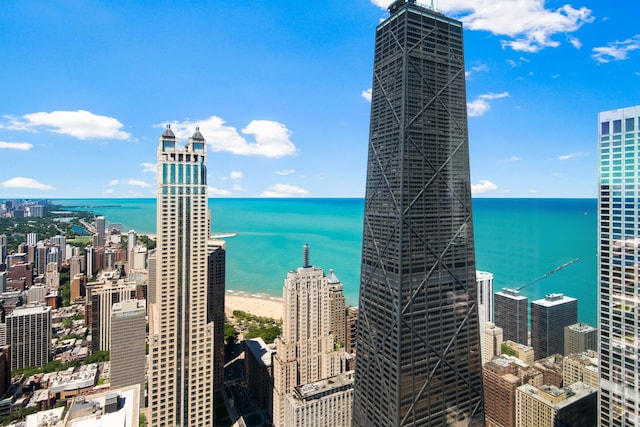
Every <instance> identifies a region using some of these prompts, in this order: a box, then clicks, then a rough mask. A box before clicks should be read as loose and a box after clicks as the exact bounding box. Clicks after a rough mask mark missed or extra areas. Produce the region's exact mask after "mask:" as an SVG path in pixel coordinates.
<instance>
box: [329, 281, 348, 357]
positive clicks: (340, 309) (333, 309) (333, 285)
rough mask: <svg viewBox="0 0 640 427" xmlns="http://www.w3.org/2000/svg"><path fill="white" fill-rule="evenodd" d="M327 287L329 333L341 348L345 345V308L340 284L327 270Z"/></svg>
mask: <svg viewBox="0 0 640 427" xmlns="http://www.w3.org/2000/svg"><path fill="white" fill-rule="evenodd" d="M327 284H328V285H329V333H331V334H333V339H334V340H335V342H337V343H338V344H339V345H340V346H341V347H344V346H345V343H346V335H345V334H346V328H345V325H346V323H345V322H346V315H347V307H346V302H345V298H344V293H343V292H342V289H343V287H342V282H340V279H338V277H337V276H336V275H335V273H334V272H333V269H331V270H329V275H328V276H327Z"/></svg>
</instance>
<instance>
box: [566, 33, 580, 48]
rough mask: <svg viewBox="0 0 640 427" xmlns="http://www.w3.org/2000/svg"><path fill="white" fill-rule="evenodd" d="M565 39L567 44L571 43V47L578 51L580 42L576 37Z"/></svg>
mask: <svg viewBox="0 0 640 427" xmlns="http://www.w3.org/2000/svg"><path fill="white" fill-rule="evenodd" d="M567 39H568V40H569V43H571V45H572V46H573V47H575V48H576V49H580V48H581V47H582V42H581V41H580V39H578V38H577V37H573V36H567Z"/></svg>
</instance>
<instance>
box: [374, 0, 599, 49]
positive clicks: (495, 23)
mask: <svg viewBox="0 0 640 427" xmlns="http://www.w3.org/2000/svg"><path fill="white" fill-rule="evenodd" d="M392 1H393V0H371V2H372V3H373V4H375V5H376V6H379V7H381V8H385V9H386V8H387V7H388V6H389V5H390V4H391V3H392ZM438 7H439V9H440V10H441V11H442V12H444V13H446V14H448V15H451V16H455V17H457V18H458V19H460V20H461V21H462V22H463V23H464V24H465V27H466V28H467V29H470V30H482V31H489V32H491V33H493V34H495V35H501V36H507V37H509V38H510V39H511V40H504V41H503V42H502V46H503V48H504V47H510V48H511V49H513V50H518V51H522V52H537V51H539V50H541V49H543V48H545V47H557V46H558V45H559V43H558V42H557V41H554V40H552V37H553V36H554V35H556V34H559V33H572V32H574V31H577V30H578V29H579V28H580V27H581V26H582V25H584V24H586V23H591V22H593V20H594V17H593V15H592V14H591V10H590V9H588V8H586V7H581V8H579V9H576V8H574V7H572V6H571V5H568V4H566V5H564V6H562V7H560V8H558V9H547V8H546V7H545V0H518V1H514V0H447V1H441V2H439V4H438Z"/></svg>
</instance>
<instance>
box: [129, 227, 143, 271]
mask: <svg viewBox="0 0 640 427" xmlns="http://www.w3.org/2000/svg"><path fill="white" fill-rule="evenodd" d="M137 243H138V235H137V234H136V231H135V230H129V232H128V233H127V267H128V271H131V270H134V269H135V268H136V266H135V261H134V249H135V247H136V244H137ZM140 268H144V266H140Z"/></svg>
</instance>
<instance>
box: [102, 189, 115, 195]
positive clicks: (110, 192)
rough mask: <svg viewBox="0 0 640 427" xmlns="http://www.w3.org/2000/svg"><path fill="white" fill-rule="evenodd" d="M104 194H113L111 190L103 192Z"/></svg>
mask: <svg viewBox="0 0 640 427" xmlns="http://www.w3.org/2000/svg"><path fill="white" fill-rule="evenodd" d="M104 194H113V188H107V189H106V190H104Z"/></svg>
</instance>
